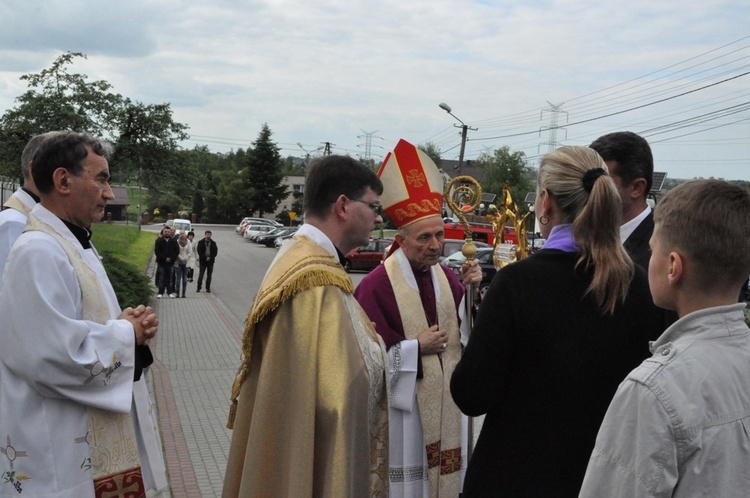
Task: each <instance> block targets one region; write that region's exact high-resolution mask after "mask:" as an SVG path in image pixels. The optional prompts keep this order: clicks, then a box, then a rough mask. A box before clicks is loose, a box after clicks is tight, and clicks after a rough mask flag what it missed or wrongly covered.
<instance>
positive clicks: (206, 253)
mask: <svg viewBox="0 0 750 498" xmlns="http://www.w3.org/2000/svg"><path fill="white" fill-rule="evenodd" d="M211 235H212V234H211V230H206V234H205V236H204V237H203V239H201V240H200V241H199V242H198V264H199V265H200V268H201V271H200V273H198V289H197V291H198V292H200V291H201V285H202V284H203V275H204V274H205V275H206V292H211V274H212V273H213V272H214V260H215V259H216V255H217V254H218V252H219V248H218V247H217V246H216V242H214V241H213V240H212V239H211Z"/></svg>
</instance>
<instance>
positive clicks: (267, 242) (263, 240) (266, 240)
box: [254, 227, 297, 247]
mask: <svg viewBox="0 0 750 498" xmlns="http://www.w3.org/2000/svg"><path fill="white" fill-rule="evenodd" d="M296 231H297V229H296V228H291V227H284V228H277V229H276V230H273V231H271V232H268V233H264V234H259V235H257V236H256V237H255V239H254V241H255V242H257V243H258V244H263V245H264V246H266V247H273V244H274V242H275V241H276V237H280V236H282V235H288V234H292V235H293V234H294V232H296Z"/></svg>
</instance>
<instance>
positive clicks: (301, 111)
mask: <svg viewBox="0 0 750 498" xmlns="http://www.w3.org/2000/svg"><path fill="white" fill-rule="evenodd" d="M65 51H80V52H84V53H86V54H87V55H88V59H87V60H79V61H78V62H76V65H75V66H74V68H73V69H74V71H75V72H80V73H84V74H87V75H88V76H89V78H90V79H92V80H96V79H105V80H107V81H109V82H110V83H111V84H113V85H114V91H116V92H118V93H121V94H123V95H125V96H127V97H130V98H131V99H133V100H139V101H141V102H143V103H145V104H156V103H163V102H169V103H170V104H171V106H172V109H173V110H174V118H175V119H176V120H177V121H180V122H182V123H185V124H187V125H188V126H189V127H190V129H189V133H190V134H191V139H190V140H189V141H187V142H185V143H184V144H183V145H184V146H185V147H188V148H192V147H193V146H195V145H198V144H204V145H207V146H208V147H209V148H210V149H211V150H213V151H220V152H226V151H229V150H231V149H237V148H239V147H242V148H247V147H248V146H250V145H251V144H252V142H253V141H254V140H255V139H256V138H257V136H258V133H259V131H260V128H261V126H262V125H263V123H267V124H268V125H269V127H270V128H271V131H272V132H273V139H274V140H275V141H276V142H277V143H278V145H279V146H280V147H281V153H282V156H287V155H295V156H300V157H301V156H304V154H305V152H304V151H303V150H302V148H300V147H299V146H298V145H297V144H298V143H301V144H302V147H304V149H307V150H308V151H312V153H313V155H316V154H319V153H320V152H315V149H317V148H318V147H321V146H322V144H323V143H325V142H329V143H330V144H331V147H332V151H333V152H334V153H342V154H350V155H353V156H360V157H365V156H366V154H367V147H366V145H367V143H368V137H369V142H370V145H371V146H370V155H371V157H372V158H373V159H375V160H376V161H378V162H379V161H380V160H381V159H382V157H383V156H384V155H385V153H386V152H387V151H388V150H390V149H391V148H393V147H394V146H395V144H396V142H397V141H398V139H400V138H404V139H406V140H409V141H410V142H412V143H415V144H421V143H425V142H427V141H431V142H433V143H435V144H436V145H437V146H438V147H440V149H441V151H442V156H443V158H444V159H457V158H458V154H459V150H460V142H461V140H460V129H459V128H456V127H454V124H460V123H458V121H456V120H455V119H454V118H453V117H452V116H450V115H449V114H447V113H446V112H445V111H443V110H441V109H440V108H439V107H438V104H440V103H441V102H446V103H448V104H449V105H450V106H451V107H452V109H453V114H454V115H455V116H457V117H458V118H460V119H461V120H463V122H464V123H466V124H467V125H469V126H471V127H472V128H476V130H470V131H469V132H468V138H469V140H468V142H467V144H466V153H465V159H474V158H476V157H477V156H478V155H479V154H481V153H482V152H486V151H492V150H493V149H495V148H499V147H502V146H504V145H508V146H510V147H511V149H512V150H514V151H515V150H520V151H523V152H524V153H525V154H526V155H527V157H528V158H529V161H530V163H531V164H532V165H534V166H536V165H538V158H539V154H540V153H543V152H545V151H546V150H548V149H549V147H550V143H553V144H557V145H588V144H589V143H590V142H591V141H592V140H593V139H595V138H596V137H598V136H599V135H602V134H604V133H608V132H611V131H618V130H631V131H635V132H638V133H641V134H643V135H644V136H646V137H647V139H648V140H649V141H650V142H651V143H652V148H653V151H654V158H655V163H656V170H657V171H665V172H667V173H668V175H669V177H670V178H692V177H697V176H702V177H709V176H714V177H721V178H726V179H729V180H731V179H743V180H750V110H749V109H750V74H747V73H748V72H750V2H748V0H726V1H725V0H683V1H681V2H658V1H653V0H626V1H623V0H617V1H607V2H601V1H591V0H586V1H583V0H581V1H572V0H559V1H555V0H550V1H539V0H505V1H495V0H479V1H473V2H472V1H467V0H398V1H393V0H380V1H378V2H362V1H358V0H307V1H296V0H267V1H240V0H238V1H230V0H212V1H210V2H207V1H205V0H190V1H188V0H184V1H182V0H159V1H158V2H157V1H147V0H129V1H127V2H110V1H106V2H102V1H99V2H93V1H86V0H46V1H45V2H34V1H29V0H0V112H5V110H6V109H8V108H10V107H12V106H13V105H14V99H15V98H16V97H17V96H19V95H20V94H21V93H23V92H24V91H25V90H26V85H25V82H24V81H20V80H19V77H20V76H21V75H22V74H27V73H36V72H39V71H40V70H42V69H43V68H46V67H49V65H50V64H51V62H52V61H53V60H54V59H55V57H57V56H58V55H59V54H61V53H63V52H65ZM553 105H554V106H555V107H553ZM555 120H556V121H557V124H558V125H559V126H564V127H565V128H561V129H557V130H555V131H556V133H554V134H551V133H550V131H549V130H548V128H549V127H550V125H551V124H552V123H554V122H555Z"/></svg>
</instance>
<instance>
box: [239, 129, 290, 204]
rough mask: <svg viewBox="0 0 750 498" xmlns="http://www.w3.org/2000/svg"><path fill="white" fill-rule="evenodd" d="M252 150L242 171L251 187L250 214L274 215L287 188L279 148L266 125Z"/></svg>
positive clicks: (249, 196)
mask: <svg viewBox="0 0 750 498" xmlns="http://www.w3.org/2000/svg"><path fill="white" fill-rule="evenodd" d="M253 146H254V147H253V149H252V150H251V151H248V154H247V167H246V168H245V169H244V170H243V171H242V176H243V177H245V175H246V178H247V180H249V184H250V186H251V187H252V188H251V189H249V191H248V194H249V195H248V199H249V200H250V207H249V213H255V212H256V211H257V212H258V213H259V215H260V216H263V214H264V213H271V212H273V211H275V210H276V208H277V207H278V205H279V202H281V200H282V199H284V198H285V197H286V186H285V185H283V183H282V182H283V180H284V174H283V173H282V171H281V156H280V155H279V148H278V146H277V145H276V144H275V143H274V142H272V141H271V129H270V128H269V127H268V125H267V124H264V125H263V128H262V129H261V131H260V133H259V134H258V138H257V139H256V140H255V142H253Z"/></svg>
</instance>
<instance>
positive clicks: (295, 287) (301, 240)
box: [227, 236, 354, 429]
mask: <svg viewBox="0 0 750 498" xmlns="http://www.w3.org/2000/svg"><path fill="white" fill-rule="evenodd" d="M323 285H333V286H336V287H338V288H339V289H341V290H343V291H344V292H346V293H347V294H352V293H354V285H353V284H352V280H351V279H350V278H349V275H347V274H346V271H344V269H343V267H342V266H341V265H340V264H339V262H338V261H337V260H336V259H335V258H334V257H333V256H331V254H329V253H328V251H326V250H325V249H323V248H322V247H320V246H319V245H318V244H316V243H315V242H313V241H311V240H310V239H308V238H307V237H304V236H297V237H294V238H293V239H292V242H291V243H287V244H286V245H285V246H284V247H283V248H282V249H281V252H279V254H278V255H277V256H276V259H274V261H273V263H272V264H271V267H270V268H269V269H268V273H267V274H266V276H265V277H264V278H263V283H262V284H261V285H260V290H259V291H258V294H256V295H255V299H254V300H253V305H252V307H251V308H250V312H249V313H248V315H247V318H246V319H245V333H244V335H243V338H242V362H241V364H240V368H239V370H238V372H237V376H236V377H235V379H234V383H233V384H232V398H231V402H232V404H231V405H230V407H229V419H228V421H227V428H228V429H232V428H234V417H235V415H236V414H237V398H238V397H239V395H240V389H241V388H242V383H243V382H244V381H245V378H247V373H248V372H249V371H250V357H251V354H252V349H253V338H254V337H255V326H256V325H257V324H258V323H260V322H261V320H263V318H265V317H266V315H268V314H269V313H272V312H273V311H275V310H276V309H277V308H278V307H279V306H281V305H282V304H283V303H284V302H285V301H288V300H289V299H291V298H293V297H294V296H295V295H296V294H297V293H298V292H302V291H304V290H307V289H311V288H313V287H318V286H323Z"/></svg>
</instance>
